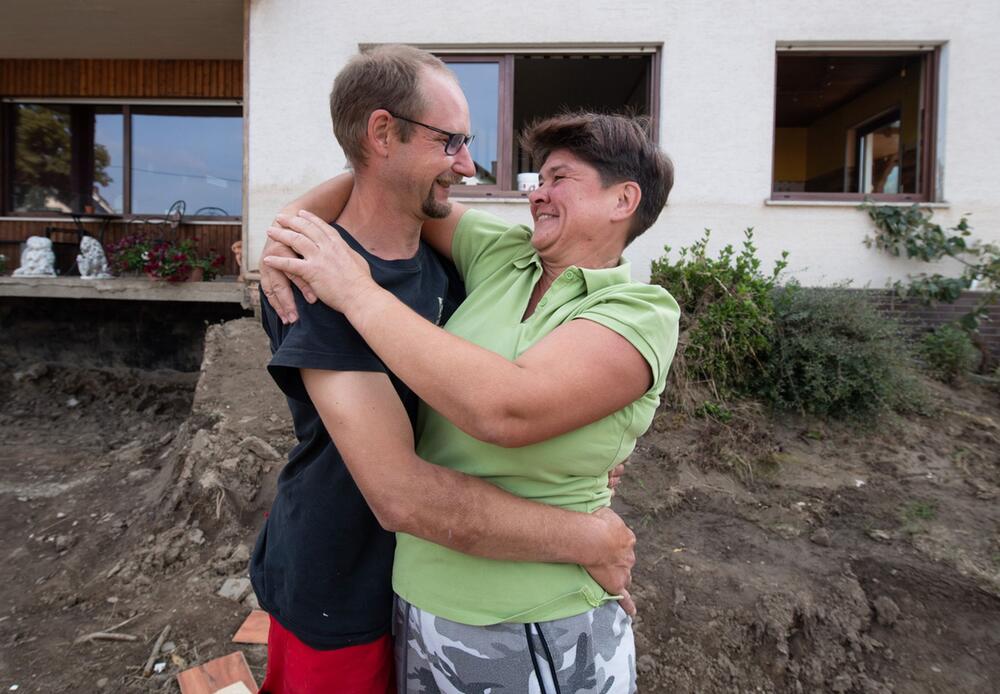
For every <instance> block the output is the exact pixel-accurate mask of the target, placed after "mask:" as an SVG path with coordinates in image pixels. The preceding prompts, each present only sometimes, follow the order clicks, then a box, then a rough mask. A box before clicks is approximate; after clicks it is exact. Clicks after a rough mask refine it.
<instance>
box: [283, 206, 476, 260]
mask: <svg viewBox="0 0 1000 694" xmlns="http://www.w3.org/2000/svg"><path fill="white" fill-rule="evenodd" d="M468 209H469V208H468V207H466V206H465V205H463V204H462V203H460V202H453V203H451V212H450V213H449V214H448V216H447V217H444V218H442V219H428V220H427V221H425V222H424V224H423V226H422V227H420V238H422V239H423V240H424V241H425V242H427V243H428V244H429V245H430V246H431V248H433V249H434V250H435V251H437V252H438V253H440V254H441V255H443V256H444V257H445V258H447V259H448V260H451V259H452V258H451V242H452V239H454V238H455V230H456V229H457V228H458V223H459V222H460V221H461V220H462V215H464V214H465V213H466V211H468ZM310 211H311V210H310ZM293 214H294V213H293Z"/></svg>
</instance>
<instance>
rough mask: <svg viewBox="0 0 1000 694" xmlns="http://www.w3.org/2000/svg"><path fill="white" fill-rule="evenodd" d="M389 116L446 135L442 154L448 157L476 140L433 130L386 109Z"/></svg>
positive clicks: (461, 134) (431, 127)
mask: <svg viewBox="0 0 1000 694" xmlns="http://www.w3.org/2000/svg"><path fill="white" fill-rule="evenodd" d="M386 111H388V112H389V115H390V116H392V117H393V118H398V119H399V120H405V121H406V122H407V123H413V124H414V125H419V126H420V127H422V128H427V129H428V130H433V131H434V132H436V133H441V134H442V135H447V136H448V139H447V140H446V141H445V143H444V153H445V154H447V155H448V156H449V157H453V156H455V155H456V154H458V151H459V150H460V149H462V145H469V144H472V141H473V140H474V139H475V138H476V136H475V135H466V134H465V133H450V132H448V131H447V130H442V129H441V128H435V127H434V126H433V125H427V123H421V122H420V121H418V120H413V119H412V118H404V117H403V116H397V115H396V114H395V113H393V112H392V111H389V109H386Z"/></svg>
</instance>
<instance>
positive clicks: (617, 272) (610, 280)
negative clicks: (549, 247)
mask: <svg viewBox="0 0 1000 694" xmlns="http://www.w3.org/2000/svg"><path fill="white" fill-rule="evenodd" d="M512 262H513V264H514V267H516V268H518V269H519V270H524V269H525V268H527V267H530V266H532V265H534V266H535V267H538V268H541V267H542V261H541V259H540V258H539V257H538V253H528V254H525V255H523V256H521V257H520V258H515V259H514V260H513V261H512ZM569 270H573V273H574V276H576V277H580V276H581V275H582V276H583V282H584V285H585V286H586V288H587V293H588V294H591V293H593V292H596V291H597V290H599V289H604V288H605V287H611V286H613V285H616V284H625V283H627V282H630V281H631V280H632V272H631V270H630V265H629V261H628V260H626V259H625V258H622V259H620V260H619V261H618V265H616V266H615V267H609V268H601V269H598V270H592V269H590V268H579V267H577V266H575V265H573V266H571V267H569V268H567V272H568V271H569ZM563 274H564V275H565V274H566V273H565V272H564V273H563Z"/></svg>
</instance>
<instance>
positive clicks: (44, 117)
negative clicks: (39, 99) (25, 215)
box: [11, 104, 73, 212]
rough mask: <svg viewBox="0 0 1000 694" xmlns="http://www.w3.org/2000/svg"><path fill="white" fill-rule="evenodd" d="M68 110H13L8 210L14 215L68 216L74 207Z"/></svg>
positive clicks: (55, 107)
mask: <svg viewBox="0 0 1000 694" xmlns="http://www.w3.org/2000/svg"><path fill="white" fill-rule="evenodd" d="M72 171H73V136H72V112H71V107H70V106H68V105H61V104H58V105H57V104H53V105H48V104H16V105H15V106H14V161H13V176H12V179H13V180H12V184H13V189H12V191H11V192H12V195H11V206H12V208H13V210H14V211H15V212H70V211H71V210H72V204H73V185H72Z"/></svg>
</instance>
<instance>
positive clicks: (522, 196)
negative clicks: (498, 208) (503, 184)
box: [450, 192, 531, 205]
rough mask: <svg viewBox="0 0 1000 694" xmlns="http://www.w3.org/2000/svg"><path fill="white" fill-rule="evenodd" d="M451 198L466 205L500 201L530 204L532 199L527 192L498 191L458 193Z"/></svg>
mask: <svg viewBox="0 0 1000 694" xmlns="http://www.w3.org/2000/svg"><path fill="white" fill-rule="evenodd" d="M450 199H451V200H452V201H454V202H460V203H463V204H466V205H476V204H482V203H484V202H499V203H503V204H511V203H514V204H522V205H530V204H531V201H530V200H528V194H527V193H512V192H511V193H497V194H495V195H462V194H461V193H456V194H453V195H451V196H450Z"/></svg>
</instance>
